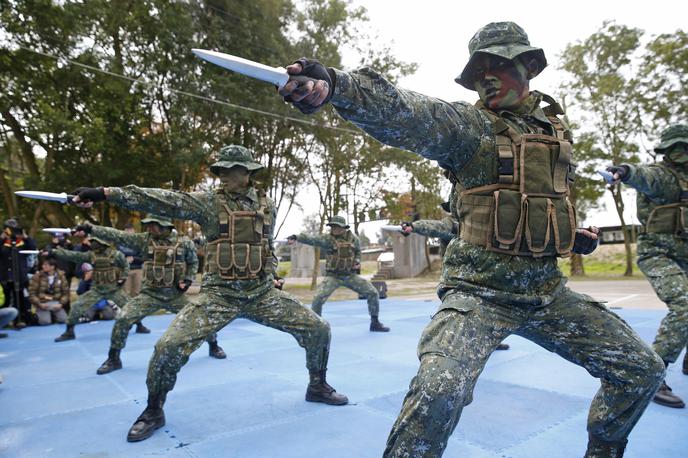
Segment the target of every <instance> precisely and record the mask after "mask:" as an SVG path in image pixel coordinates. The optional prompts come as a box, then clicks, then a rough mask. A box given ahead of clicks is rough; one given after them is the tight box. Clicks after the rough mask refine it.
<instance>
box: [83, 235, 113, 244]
mask: <svg viewBox="0 0 688 458" xmlns="http://www.w3.org/2000/svg"><path fill="white" fill-rule="evenodd" d="M88 239H89V240H90V241H92V242H98V243H100V244H101V245H103V246H111V245H110V242H108V241H107V240H104V239H101V238H99V237H94V236H92V235H91V236H89V237H88Z"/></svg>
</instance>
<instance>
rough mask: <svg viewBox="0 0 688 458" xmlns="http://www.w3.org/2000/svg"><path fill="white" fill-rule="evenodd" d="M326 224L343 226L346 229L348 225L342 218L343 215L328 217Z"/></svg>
mask: <svg viewBox="0 0 688 458" xmlns="http://www.w3.org/2000/svg"><path fill="white" fill-rule="evenodd" d="M327 225H328V226H339V227H343V228H344V229H348V228H349V225H348V224H346V220H345V219H344V217H343V216H333V217H332V218H330V220H329V221H328V222H327Z"/></svg>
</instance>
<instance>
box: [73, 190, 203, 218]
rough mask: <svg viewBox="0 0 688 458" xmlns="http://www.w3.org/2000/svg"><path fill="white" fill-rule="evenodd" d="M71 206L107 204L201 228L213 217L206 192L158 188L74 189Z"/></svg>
mask: <svg viewBox="0 0 688 458" xmlns="http://www.w3.org/2000/svg"><path fill="white" fill-rule="evenodd" d="M72 194H73V195H74V197H73V198H72V203H73V204H75V205H78V206H81V207H89V206H91V205H93V203H94V202H101V201H104V200H107V201H108V202H109V203H111V204H113V205H116V206H118V207H122V208H127V209H129V210H139V211H145V212H148V213H152V214H153V215H158V216H166V217H168V218H175V219H184V220H191V221H195V222H197V223H199V224H200V225H201V226H203V225H204V224H205V223H207V220H208V218H209V217H210V216H211V215H212V214H213V210H214V209H213V208H212V205H213V203H212V199H209V198H208V193H206V192H182V191H170V190H167V189H159V188H139V187H138V186H134V185H129V186H125V187H123V188H104V187H100V188H78V189H76V190H75V191H74V192H73V193H72Z"/></svg>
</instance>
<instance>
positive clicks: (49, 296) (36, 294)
mask: <svg viewBox="0 0 688 458" xmlns="http://www.w3.org/2000/svg"><path fill="white" fill-rule="evenodd" d="M51 300H52V301H59V302H60V304H62V305H67V304H68V303H69V282H68V281H67V277H65V274H64V272H62V271H61V270H59V269H55V279H54V280H53V284H52V285H50V281H49V277H48V274H46V273H45V272H43V271H41V272H38V273H36V274H35V275H34V276H33V277H31V281H30V282H29V301H30V302H31V305H33V306H35V307H38V304H40V303H41V302H47V301H51Z"/></svg>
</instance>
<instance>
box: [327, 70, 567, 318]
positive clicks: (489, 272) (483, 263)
mask: <svg viewBox="0 0 688 458" xmlns="http://www.w3.org/2000/svg"><path fill="white" fill-rule="evenodd" d="M335 73H336V84H335V88H334V94H333V97H332V99H331V103H332V105H334V107H335V109H336V110H337V112H338V113H339V114H340V115H341V116H342V117H343V118H344V119H347V120H349V121H351V122H352V123H354V124H355V125H356V126H358V127H359V128H361V129H363V130H364V131H366V132H367V133H369V134H370V135H372V136H373V137H375V138H376V139H377V140H379V141H380V142H382V143H384V144H387V145H390V146H394V147H398V148H402V149H405V150H408V151H412V152H415V153H417V154H420V155H421V156H423V157H425V158H427V159H432V160H434V161H437V163H438V164H439V165H440V166H441V167H442V168H444V169H445V170H448V171H450V172H451V173H452V174H453V175H454V176H455V177H456V179H457V183H458V185H459V186H460V187H461V188H463V189H469V188H474V187H478V186H483V185H489V184H494V183H497V182H498V177H499V170H498V157H497V153H496V148H495V134H494V132H493V128H492V122H491V120H490V119H489V117H488V116H487V115H486V114H485V112H484V110H485V109H484V108H483V107H482V106H481V104H480V103H478V104H476V105H475V106H474V105H470V104H467V103H464V102H453V103H450V102H445V101H443V100H440V99H437V98H434V97H429V96H426V95H422V94H419V93H417V92H413V91H409V90H405V89H402V88H399V87H396V86H394V85H393V84H391V83H390V82H388V81H387V80H385V79H384V78H383V77H382V76H381V75H380V74H378V73H377V72H375V71H373V70H371V69H369V68H362V69H360V70H356V71H353V72H351V73H346V72H343V71H340V70H336V69H335ZM542 97H543V96H542V95H541V94H539V93H537V92H532V93H531V95H530V97H529V98H528V99H526V101H524V103H522V105H521V107H520V108H519V110H518V112H517V113H516V112H511V111H501V112H499V113H493V114H496V115H497V116H499V117H500V118H501V119H502V120H503V121H504V122H505V123H506V124H507V125H509V126H510V127H512V128H513V129H515V130H516V131H517V132H519V133H545V134H548V135H553V134H554V129H553V126H552V124H551V122H550V120H549V119H547V116H546V115H545V113H544V111H543V109H542V108H540V102H541V100H542ZM456 199H457V193H453V194H452V198H451V200H452V202H451V204H452V205H451V208H452V211H453V212H454V213H456V208H458V206H457V205H456ZM452 216H453V217H454V218H455V219H456V220H459V217H458V215H457V214H453V215H452ZM564 284H565V278H564V276H563V274H562V273H561V271H560V270H559V268H558V266H557V259H556V258H554V257H542V258H533V257H525V256H510V255H504V254H500V253H495V252H491V251H488V250H487V249H485V248H483V247H481V246H477V245H472V244H469V243H467V242H466V241H464V240H461V239H460V238H455V239H454V240H453V241H452V242H451V243H450V244H449V246H448V248H447V253H446V254H445V257H444V266H443V272H442V277H441V279H440V295H442V294H444V292H446V291H447V290H450V289H457V290H463V291H467V292H472V293H474V294H478V295H480V296H482V297H485V298H486V299H488V300H496V301H503V302H505V303H514V302H521V303H524V304H531V305H542V304H547V303H549V302H551V300H552V298H553V295H554V294H556V293H557V292H558V291H559V290H560V288H562V287H563V286H564Z"/></svg>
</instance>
